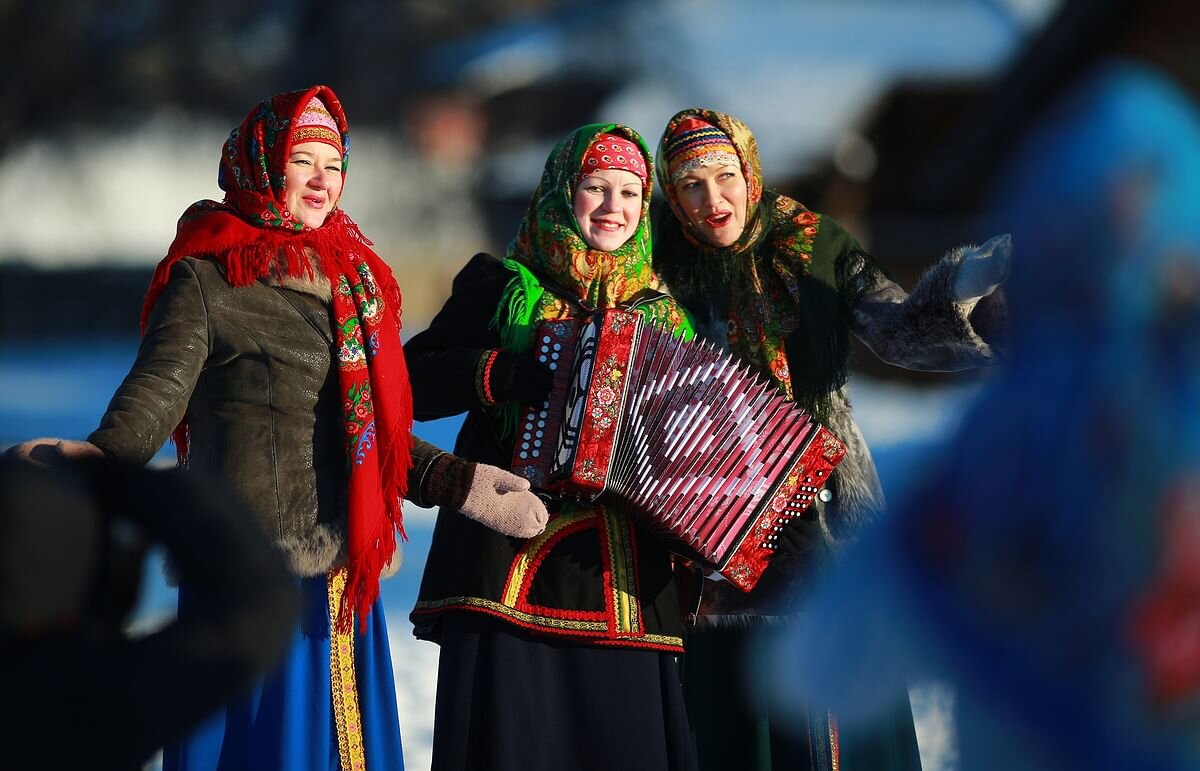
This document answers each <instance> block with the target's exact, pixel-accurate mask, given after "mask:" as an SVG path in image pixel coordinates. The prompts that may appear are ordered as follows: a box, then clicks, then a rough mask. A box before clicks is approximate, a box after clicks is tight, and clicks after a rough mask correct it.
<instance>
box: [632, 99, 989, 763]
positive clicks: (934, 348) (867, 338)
mask: <svg viewBox="0 0 1200 771" xmlns="http://www.w3.org/2000/svg"><path fill="white" fill-rule="evenodd" d="M658 177H659V184H660V186H661V187H662V189H663V191H664V193H665V197H666V201H667V206H665V207H662V208H659V209H656V212H655V214H656V218H655V238H656V241H657V247H656V249H655V255H654V261H655V266H656V267H657V269H658V270H660V271H661V272H662V275H663V278H664V279H665V280H666V281H667V284H668V285H669V286H670V287H671V291H672V293H673V294H674V295H675V296H676V297H677V298H679V301H680V302H681V303H683V305H684V306H685V307H686V308H688V309H689V310H690V311H691V312H692V313H694V314H695V316H696V319H697V325H698V327H699V331H700V332H701V333H702V334H705V335H706V336H707V337H709V338H710V339H711V340H713V341H714V342H716V343H718V344H720V345H723V346H725V347H727V348H728V349H729V350H730V351H732V352H733V353H734V354H735V355H737V356H738V357H739V358H741V359H742V360H743V361H746V362H748V363H749V364H751V365H752V366H753V367H755V368H756V369H757V370H758V371H759V372H761V373H762V375H763V376H764V377H766V378H767V379H769V380H770V381H771V382H773V383H774V384H775V385H777V386H778V387H779V388H780V389H781V390H783V391H784V392H785V393H786V394H787V395H788V396H789V398H791V399H793V400H795V401H796V402H798V403H799V404H800V405H802V406H803V407H804V408H805V409H807V410H808V411H809V412H811V413H813V414H814V415H815V416H816V417H817V418H818V420H820V421H821V422H822V423H824V424H825V425H827V426H828V427H829V429H830V430H831V431H833V433H834V434H835V435H836V436H838V437H839V438H840V439H841V440H842V441H843V442H845V444H846V446H847V450H848V452H847V455H846V458H845V459H844V460H843V461H842V463H841V464H840V465H839V466H838V468H837V469H836V471H835V472H834V474H833V476H832V478H831V480H830V485H829V487H828V489H827V491H826V493H825V494H824V495H823V496H822V497H824V498H828V497H829V496H830V495H831V496H832V498H831V499H829V500H824V501H820V502H818V504H817V506H816V508H817V519H816V520H813V519H803V520H802V519H797V520H793V521H792V523H791V524H790V525H789V527H788V529H787V531H786V532H785V533H784V534H783V537H782V538H781V541H782V542H783V543H784V548H782V549H781V553H780V554H779V555H778V557H777V559H775V560H774V564H772V566H771V567H770V568H769V569H768V571H767V572H766V573H765V574H764V576H763V580H762V582H761V583H760V584H759V586H758V587H756V589H755V590H754V591H753V592H751V593H749V594H741V593H740V592H736V591H730V590H729V589H728V585H727V584H723V583H721V582H719V581H705V582H703V583H704V589H703V593H702V598H701V601H700V602H701V604H700V612H699V614H698V619H697V627H696V629H695V631H694V633H693V634H692V635H691V636H690V637H689V640H688V657H687V659H686V660H685V689H686V692H687V697H688V712H689V715H690V716H691V719H692V724H693V729H694V734H695V735H696V739H697V746H698V756H699V760H700V763H701V766H702V767H703V768H714V769H716V768H731V767H735V766H736V767H739V768H765V769H769V768H771V766H772V756H774V757H776V758H786V761H781V762H787V763H793V762H795V761H796V759H797V758H807V761H803V760H802V761H801V762H802V763H803V762H807V764H808V767H811V768H820V769H826V768H836V767H838V763H839V754H840V755H841V759H840V763H841V766H840V767H841V768H844V769H850V770H851V771H853V770H854V769H857V768H872V769H878V768H888V767H899V768H906V767H919V763H920V761H919V758H918V756H917V748H916V738H915V734H914V732H913V728H912V717H911V713H910V710H909V708H908V704H907V699H906V695H905V694H904V691H903V688H902V687H901V686H898V687H897V689H896V690H897V699H898V701H900V702H901V707H900V709H899V711H898V714H897V717H896V720H895V724H894V726H884V727H883V728H882V730H881V731H880V732H879V734H878V735H877V737H871V738H870V739H869V740H868V741H866V742H865V745H866V746H864V744H863V743H860V742H859V741H857V739H856V738H855V737H850V736H846V735H845V734H844V733H843V735H842V736H841V737H839V734H838V728H837V725H836V721H835V720H834V719H833V718H832V716H831V715H829V714H828V713H824V712H821V711H819V710H812V711H811V712H810V715H809V717H808V719H807V726H806V730H802V731H800V732H799V733H797V734H794V735H789V733H788V732H785V731H783V730H772V726H771V722H770V717H769V715H768V714H767V710H766V708H765V706H762V704H761V702H759V701H758V699H759V696H760V694H759V693H758V692H756V691H752V692H751V695H750V696H748V697H746V699H744V700H743V698H742V697H741V694H739V693H737V692H734V691H733V690H732V689H731V687H730V684H731V683H735V682H743V681H745V680H747V679H748V677H749V676H748V675H747V674H745V673H744V672H743V667H744V661H745V660H746V658H747V651H746V650H745V648H746V646H747V644H748V641H749V637H750V635H749V634H748V632H747V629H748V628H750V627H753V626H755V625H756V624H757V622H758V620H759V619H761V617H763V616H766V615H773V614H777V613H779V612H781V611H782V610H784V609H785V607H786V606H787V605H789V604H794V602H795V600H796V599H797V598H798V595H800V594H802V593H803V589H804V584H805V583H806V582H807V581H809V580H810V578H811V573H812V570H813V569H814V568H815V567H817V565H818V564H819V563H820V561H821V559H822V557H823V555H824V554H825V553H826V551H827V542H828V541H829V540H831V539H836V538H845V537H847V536H850V535H852V534H853V533H854V531H855V529H856V528H857V527H859V526H860V525H861V524H863V523H864V522H866V521H868V520H869V519H870V518H872V517H873V516H874V515H875V514H876V513H877V512H879V511H880V510H881V509H882V506H883V493H882V490H881V488H880V485H879V478H878V475H877V474H876V472H875V467H874V463H873V462H872V460H871V456H870V452H869V451H868V449H867V446H866V443H865V441H864V440H863V437H862V433H861V432H860V431H859V429H858V427H857V426H856V425H855V423H854V420H853V418H852V417H851V414H850V403H849V401H848V399H847V394H846V388H845V386H846V379H847V357H848V341H849V334H850V333H854V334H855V335H857V336H858V337H859V338H860V339H861V340H862V341H863V342H864V343H865V344H866V345H867V346H868V347H869V348H870V349H871V350H872V351H874V352H875V353H876V354H877V355H878V356H880V357H881V358H882V359H884V360H885V361H887V362H889V363H891V364H895V365H897V366H902V367H906V368H909V369H923V370H957V369H964V368H967V367H973V366H979V365H986V364H990V363H992V362H993V361H994V359H995V353H994V352H993V351H992V349H991V348H990V347H989V345H988V344H987V343H985V342H984V340H983V339H982V338H981V337H980V335H979V334H977V331H976V329H975V328H974V327H973V325H972V322H971V312H972V310H973V309H974V308H975V306H976V305H977V304H978V303H979V302H980V300H981V298H983V297H985V296H987V295H990V294H991V293H992V291H993V290H994V288H995V287H996V286H997V285H998V284H999V283H1000V282H1002V281H1003V279H1004V276H1005V273H1006V271H1007V262H1008V251H1009V243H1008V238H1007V236H1001V237H998V238H997V239H993V240H992V241H990V242H988V244H985V245H984V246H983V247H981V248H979V249H976V250H956V251H953V252H951V253H950V254H948V255H947V256H946V257H944V258H943V259H942V260H941V261H940V262H939V263H938V264H937V265H936V266H934V267H933V268H932V269H930V270H929V271H928V272H927V273H926V274H925V275H924V276H923V277H922V278H921V280H920V282H919V283H918V285H917V286H916V288H915V289H914V290H913V292H912V293H911V294H907V293H905V292H904V290H903V289H901V288H900V287H899V286H897V285H896V284H895V283H893V282H892V281H890V280H889V279H888V278H887V277H886V276H885V274H884V273H883V272H882V270H880V268H879V267H878V266H876V264H875V262H874V261H873V260H872V259H871V257H870V256H869V255H867V254H866V253H865V252H864V251H863V250H862V248H861V247H860V246H859V245H858V243H857V242H855V240H854V238H853V237H851V236H850V234H849V233H847V232H846V231H845V230H844V229H842V227H841V226H840V225H838V223H837V222H835V221H833V220H832V219H831V218H829V217H826V216H823V215H821V214H818V213H816V212H813V211H809V210H808V209H807V208H805V207H804V206H803V205H802V204H801V203H799V202H797V201H794V200H792V199H790V198H787V197H785V196H782V195H779V194H778V193H775V192H772V191H770V190H765V189H764V188H763V179H762V172H761V168H760V165H759V160H758V146H757V144H756V142H755V139H754V136H753V134H751V133H750V130H749V129H748V128H747V127H746V126H745V125H744V124H743V123H742V122H741V121H739V120H738V119H736V118H734V117H732V116H730V115H726V114H724V113H719V112H715V111H712V110H704V109H688V110H683V111H681V112H679V113H677V114H676V115H675V116H674V117H673V118H671V120H670V121H669V122H668V123H667V127H666V130H665V131H664V132H663V136H662V140H661V142H660V143H659V147H658ZM773 728H774V729H778V728H779V727H778V726H774V727H773ZM893 729H894V730H893ZM875 738H879V739H881V741H880V742H879V743H878V746H876V742H875V741H874V740H875ZM876 750H878V752H876ZM789 767H790V766H789Z"/></svg>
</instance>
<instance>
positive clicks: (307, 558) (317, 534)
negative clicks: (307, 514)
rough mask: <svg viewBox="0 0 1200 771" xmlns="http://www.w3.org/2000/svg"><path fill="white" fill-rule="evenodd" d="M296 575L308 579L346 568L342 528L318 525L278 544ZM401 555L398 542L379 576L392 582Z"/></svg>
mask: <svg viewBox="0 0 1200 771" xmlns="http://www.w3.org/2000/svg"><path fill="white" fill-rule="evenodd" d="M278 546H279V549H280V550H281V551H282V552H283V556H284V558H285V559H287V561H288V565H289V566H291V569H292V573H294V574H295V575H298V576H301V577H304V578H309V577H312V576H319V575H321V574H322V573H327V572H328V571H330V570H332V569H333V568H336V567H340V566H342V565H344V564H346V532H345V529H344V526H342V525H338V526H334V525H328V524H318V525H316V526H315V527H313V528H312V529H311V530H309V531H308V532H306V533H303V534H299V535H292V536H288V537H287V538H284V539H283V540H281V541H280V542H279V544H278ZM403 562H404V554H403V552H402V551H401V549H400V544H399V542H398V541H397V544H396V553H395V554H394V555H393V556H392V561H391V564H389V565H386V566H385V567H384V569H383V570H382V571H380V573H379V577H380V578H391V577H392V576H394V575H395V574H396V573H397V571H399V570H400V565H401V564H402V563H403Z"/></svg>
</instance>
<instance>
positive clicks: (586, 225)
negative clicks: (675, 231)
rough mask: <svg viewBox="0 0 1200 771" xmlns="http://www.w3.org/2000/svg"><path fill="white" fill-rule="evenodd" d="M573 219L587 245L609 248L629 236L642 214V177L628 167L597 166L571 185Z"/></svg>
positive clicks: (603, 248)
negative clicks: (572, 190)
mask: <svg viewBox="0 0 1200 771" xmlns="http://www.w3.org/2000/svg"><path fill="white" fill-rule="evenodd" d="M573 202H574V209H575V220H576V221H577V222H578V223H579V229H580V231H581V232H582V233H583V240H584V241H587V244H588V246H590V247H592V248H593V249H599V250H600V251H602V252H611V251H612V250H613V249H616V248H617V247H618V246H620V245H621V244H623V243H625V242H626V241H628V240H629V237H630V236H632V235H633V234H634V231H636V230H637V226H638V221H639V220H640V219H641V218H642V180H641V179H640V178H639V177H638V175H637V174H634V173H633V172H632V171H625V170H623V169H600V170H599V171H593V172H591V173H590V174H588V175H587V176H585V177H584V178H583V179H581V180H579V184H578V185H576V187H575V196H574V198H573Z"/></svg>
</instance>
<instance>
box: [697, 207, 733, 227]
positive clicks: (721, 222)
mask: <svg viewBox="0 0 1200 771" xmlns="http://www.w3.org/2000/svg"><path fill="white" fill-rule="evenodd" d="M731 217H733V212H728V211H727V212H720V213H719V214H710V215H708V216H707V217H705V218H704V221H705V222H707V223H708V226H709V227H713V228H721V227H725V226H726V225H728V224H729V220H730V218H731Z"/></svg>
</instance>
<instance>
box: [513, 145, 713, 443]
mask: <svg viewBox="0 0 1200 771" xmlns="http://www.w3.org/2000/svg"><path fill="white" fill-rule="evenodd" d="M600 134H616V135H618V136H623V137H626V138H628V139H630V140H631V141H633V142H634V144H635V145H636V146H637V147H638V149H639V150H641V152H642V156H643V159H644V161H645V163H646V168H647V169H650V168H652V167H653V161H652V160H651V158H650V152H649V150H648V149H647V148H646V143H645V142H644V141H643V140H642V137H641V136H640V135H639V134H638V133H637V132H636V131H634V130H633V129H631V128H629V127H627V126H622V125H620V124H615V123H593V124H589V125H586V126H581V127H579V128H577V129H575V130H574V131H572V132H571V133H570V134H568V135H567V136H566V137H565V138H563V140H562V141H560V142H559V143H558V144H557V145H555V147H554V149H553V150H552V151H551V153H550V157H549V158H547V159H546V167H545V169H544V170H543V171H542V178H541V181H540V182H539V183H538V186H537V189H535V190H534V192H533V197H532V198H531V199H530V202H529V209H528V210H527V211H526V213H525V217H524V219H523V220H522V221H521V227H520V229H519V230H518V231H517V237H516V238H515V239H513V241H512V243H510V244H509V246H508V256H507V259H506V260H505V261H504V264H505V266H506V267H508V268H509V269H510V270H512V271H514V272H515V273H516V275H514V276H513V278H512V280H511V281H510V282H509V284H508V286H507V287H506V288H505V291H504V295H503V299H502V300H501V303H500V306H499V308H498V309H497V311H496V319H495V323H496V325H497V326H498V328H499V330H500V337H501V340H502V341H503V344H504V347H505V348H506V349H508V350H512V351H520V352H524V351H528V350H530V347H531V335H532V333H533V327H534V325H536V324H537V323H538V322H539V321H541V320H543V319H557V318H563V317H565V316H569V315H578V313H579V310H578V309H579V307H583V308H584V309H601V308H616V307H622V306H628V305H632V304H633V303H635V302H638V301H639V300H640V299H643V298H647V299H649V298H656V293H657V292H658V291H659V290H661V289H662V281H661V280H660V279H659V277H658V275H657V274H656V273H655V272H654V271H653V269H652V268H651V267H650V216H649V212H650V191H651V186H652V185H651V182H650V179H652V177H647V181H646V189H645V190H644V191H643V195H642V211H641V218H640V219H639V220H638V225H637V229H636V230H635V231H634V234H633V235H632V236H630V238H629V240H627V241H626V242H625V243H623V244H621V246H619V247H617V248H616V249H613V250H612V251H611V252H605V251H601V250H599V249H594V248H592V247H591V246H589V245H588V243H587V242H586V241H585V240H584V238H583V232H582V231H581V230H580V227H579V223H578V222H577V221H576V219H575V211H574V206H573V199H574V194H575V186H576V185H577V184H578V182H579V180H580V177H581V172H582V170H583V158H584V155H585V154H586V153H587V150H588V148H589V147H590V146H591V144H592V142H593V140H594V139H595V137H596V136H598V135H600ZM546 289H550V290H552V291H548V292H547V291H545V290H546ZM636 310H637V312H638V313H641V314H642V315H644V316H646V317H647V318H649V319H652V320H653V321H655V322H657V323H660V324H663V325H664V326H667V327H669V328H671V329H674V330H677V331H679V332H680V333H681V334H684V335H685V336H690V335H691V334H692V325H691V320H690V318H689V317H688V315H687V312H686V311H684V310H683V308H682V307H681V306H680V305H679V304H678V303H677V302H675V301H674V300H673V299H672V298H670V297H667V296H665V295H663V296H661V297H657V298H656V299H653V301H651V302H646V303H644V304H638V305H637V308H636ZM500 409H501V410H503V406H502V407H501V408H500ZM512 417H513V419H514V420H515V412H514V414H513V416H512ZM511 422H512V421H508V420H503V421H502V424H503V425H508V424H509V423H511Z"/></svg>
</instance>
